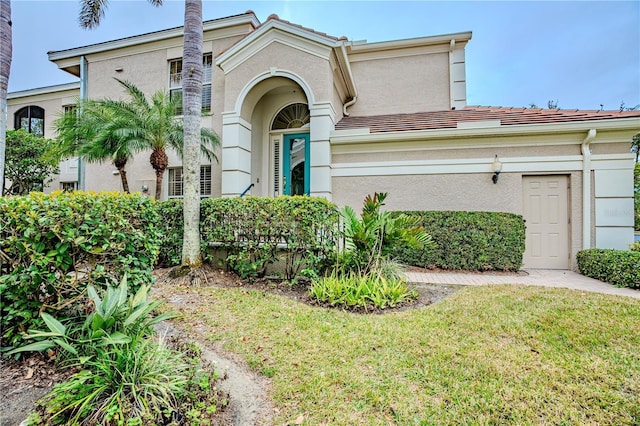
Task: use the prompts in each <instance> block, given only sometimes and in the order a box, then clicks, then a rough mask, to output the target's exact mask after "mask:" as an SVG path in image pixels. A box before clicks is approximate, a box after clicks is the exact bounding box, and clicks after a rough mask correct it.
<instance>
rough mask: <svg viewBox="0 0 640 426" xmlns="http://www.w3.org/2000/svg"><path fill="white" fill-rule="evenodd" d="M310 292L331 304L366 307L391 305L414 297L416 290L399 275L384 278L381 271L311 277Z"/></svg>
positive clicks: (382, 307) (312, 295)
mask: <svg viewBox="0 0 640 426" xmlns="http://www.w3.org/2000/svg"><path fill="white" fill-rule="evenodd" d="M309 295H310V296H311V298H313V299H316V300H318V301H320V302H325V303H327V304H329V305H331V306H341V307H347V308H354V307H358V308H364V309H365V310H366V309H370V308H379V309H384V308H387V307H394V306H397V305H398V304H400V303H402V302H405V301H410V300H414V299H416V297H417V294H416V292H415V291H412V290H410V289H409V288H408V287H407V283H406V281H405V280H404V279H402V278H399V279H387V278H385V277H384V276H382V275H381V274H376V273H369V274H366V275H362V274H359V273H357V272H351V273H349V274H342V273H333V274H331V275H329V276H327V277H323V278H320V279H318V280H314V281H313V282H312V284H311V287H310V288H309Z"/></svg>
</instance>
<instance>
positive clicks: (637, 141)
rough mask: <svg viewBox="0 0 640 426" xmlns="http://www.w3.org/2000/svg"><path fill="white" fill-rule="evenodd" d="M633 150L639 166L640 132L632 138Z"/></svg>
mask: <svg viewBox="0 0 640 426" xmlns="http://www.w3.org/2000/svg"><path fill="white" fill-rule="evenodd" d="M631 152H633V153H635V154H636V168H637V165H638V164H637V163H638V156H639V155H640V133H638V134H637V135H635V136H634V137H633V139H631Z"/></svg>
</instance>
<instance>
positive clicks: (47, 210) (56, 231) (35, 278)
mask: <svg viewBox="0 0 640 426" xmlns="http://www.w3.org/2000/svg"><path fill="white" fill-rule="evenodd" d="M158 221H159V216H158V213H157V211H156V209H155V208H154V203H153V202H152V201H150V200H149V199H147V198H145V197H142V196H139V195H129V194H120V193H99V194H95V193H83V192H74V193H68V192H59V191H58V192H54V193H52V194H47V195H45V194H43V193H37V192H34V193H31V194H30V195H28V196H24V197H0V270H2V276H0V317H2V325H3V328H2V333H1V334H2V339H3V340H4V344H5V345H6V343H7V341H13V340H14V339H15V338H17V336H18V333H19V332H21V331H26V330H27V329H28V328H29V327H32V326H34V322H38V321H40V319H39V313H40V312H41V311H47V312H50V313H52V314H53V315H54V316H57V317H59V316H61V315H60V312H58V313H56V312H55V311H62V313H63V314H64V315H74V312H73V309H83V307H82V306H78V303H77V302H78V301H80V300H81V299H82V298H83V295H84V292H85V288H86V285H87V284H89V283H91V284H93V285H94V286H96V287H104V286H106V284H107V283H109V284H113V282H120V281H121V280H122V277H123V276H124V274H125V273H126V274H127V276H128V277H129V282H130V283H132V291H136V290H137V287H139V286H140V285H142V284H144V283H151V282H152V281H153V278H152V276H151V271H152V270H153V267H154V265H155V263H156V259H157V256H158V251H159V238H158V237H159V234H158V230H157V227H156V225H157V223H158Z"/></svg>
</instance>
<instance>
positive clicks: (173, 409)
mask: <svg viewBox="0 0 640 426" xmlns="http://www.w3.org/2000/svg"><path fill="white" fill-rule="evenodd" d="M148 291H149V287H148V286H147V285H145V284H143V285H142V286H141V287H140V289H139V290H138V292H137V293H136V294H135V295H129V296H128V286H127V281H126V277H125V278H123V280H122V282H121V284H120V286H119V287H118V288H116V289H114V288H111V287H110V286H107V290H106V292H104V295H103V297H101V296H100V295H99V294H98V291H97V290H96V289H94V288H93V287H92V286H91V285H89V286H88V294H89V301H90V303H88V304H87V306H90V307H92V308H93V311H91V313H90V314H89V315H88V316H87V317H86V319H84V321H78V318H75V319H74V318H72V319H68V320H66V321H65V323H66V324H63V323H62V322H60V321H58V320H56V319H55V318H53V317H52V316H51V315H48V314H46V313H42V316H43V318H44V321H45V323H46V324H47V327H48V329H49V330H48V331H31V332H30V334H29V335H27V336H26V338H27V339H36V340H37V339H41V340H38V341H37V342H35V343H32V344H29V345H26V346H23V347H20V348H18V349H15V350H13V351H11V352H9V354H12V353H17V352H22V351H34V350H36V351H43V350H47V349H50V348H53V347H57V348H58V349H60V350H61V351H63V352H66V353H67V354H68V355H69V356H70V357H71V358H70V359H69V358H67V360H68V361H69V362H68V365H71V366H74V367H81V370H80V371H78V372H76V373H75V374H74V375H73V376H72V377H71V378H70V379H69V380H68V381H66V382H63V383H60V384H58V385H56V386H55V388H54V389H53V391H52V392H51V393H49V394H48V395H47V396H45V398H44V399H43V400H42V401H40V402H39V404H40V406H39V407H38V408H39V410H38V414H37V415H36V416H34V417H33V418H31V422H32V424H45V423H46V424H52V422H53V423H54V424H79V423H82V424H158V423H161V424H166V423H168V422H169V421H171V420H175V417H176V416H184V417H187V412H190V411H191V410H192V409H194V406H193V404H194V402H196V401H202V400H204V401H208V400H209V399H211V398H213V397H214V396H215V392H212V391H213V390H214V389H213V388H212V385H211V383H212V382H213V381H214V380H215V375H214V373H213V372H206V371H203V370H201V369H200V368H199V366H198V365H197V363H196V362H192V361H193V360H192V361H189V360H188V359H186V358H185V357H184V356H183V355H182V354H180V353H179V352H176V351H174V350H170V349H168V348H167V347H165V345H164V343H163V342H162V341H159V342H156V341H155V340H153V339H152V338H151V336H152V334H154V330H153V326H154V325H155V324H158V323H159V322H161V321H163V320H164V319H167V318H169V317H170V316H171V314H170V313H164V314H161V315H159V316H156V317H151V316H150V314H151V312H152V311H153V310H154V309H155V308H157V307H158V306H159V305H160V303H161V302H158V301H155V302H152V301H149V300H148V299H147V294H148ZM208 406H211V404H208ZM213 407H214V409H215V408H216V407H215V402H214V403H213Z"/></svg>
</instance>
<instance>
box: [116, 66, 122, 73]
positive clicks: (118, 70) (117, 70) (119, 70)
mask: <svg viewBox="0 0 640 426" xmlns="http://www.w3.org/2000/svg"><path fill="white" fill-rule="evenodd" d="M115 71H116V72H122V71H124V68H122V67H118V68H116V70H115Z"/></svg>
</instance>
